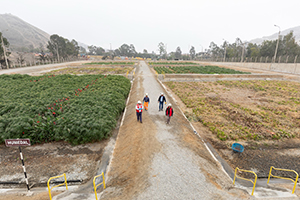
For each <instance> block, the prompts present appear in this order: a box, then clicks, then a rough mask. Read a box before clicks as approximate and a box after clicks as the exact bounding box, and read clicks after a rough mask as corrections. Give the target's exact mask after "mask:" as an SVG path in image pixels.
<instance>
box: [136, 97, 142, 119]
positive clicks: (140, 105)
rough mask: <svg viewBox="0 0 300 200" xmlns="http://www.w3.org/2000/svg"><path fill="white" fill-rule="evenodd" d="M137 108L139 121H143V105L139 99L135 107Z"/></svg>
mask: <svg viewBox="0 0 300 200" xmlns="http://www.w3.org/2000/svg"><path fill="white" fill-rule="evenodd" d="M135 110H136V117H137V121H140V122H141V123H143V122H142V112H143V105H142V102H141V101H138V102H137V104H136V107H135Z"/></svg>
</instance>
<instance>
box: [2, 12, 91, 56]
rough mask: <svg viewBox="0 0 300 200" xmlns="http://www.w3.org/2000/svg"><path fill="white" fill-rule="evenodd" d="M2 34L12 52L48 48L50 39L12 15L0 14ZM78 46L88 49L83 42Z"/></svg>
mask: <svg viewBox="0 0 300 200" xmlns="http://www.w3.org/2000/svg"><path fill="white" fill-rule="evenodd" d="M0 32H2V33H3V36H4V37H5V38H7V39H8V41H9V43H10V50H11V51H28V50H31V49H36V48H40V46H41V45H42V46H43V47H44V48H46V46H47V43H48V41H49V39H50V34H48V33H46V32H45V31H42V30H41V29H39V28H37V27H35V26H33V25H31V24H29V23H27V22H25V21H23V20H22V19H20V18H19V17H16V16H14V15H12V14H0ZM58 34H59V33H58ZM62 37H64V36H62ZM72 39H73V38H72ZM75 40H76V39H75ZM77 42H78V41H77ZM78 45H79V46H82V47H84V48H86V49H87V46H88V45H86V44H84V43H81V42H78Z"/></svg>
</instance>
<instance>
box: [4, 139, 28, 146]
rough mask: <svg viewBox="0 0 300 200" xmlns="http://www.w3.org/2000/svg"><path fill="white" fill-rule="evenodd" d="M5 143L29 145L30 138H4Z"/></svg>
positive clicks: (8, 144) (7, 144)
mask: <svg viewBox="0 0 300 200" xmlns="http://www.w3.org/2000/svg"><path fill="white" fill-rule="evenodd" d="M5 145H6V146H7V147H13V146H30V139H6V140H5Z"/></svg>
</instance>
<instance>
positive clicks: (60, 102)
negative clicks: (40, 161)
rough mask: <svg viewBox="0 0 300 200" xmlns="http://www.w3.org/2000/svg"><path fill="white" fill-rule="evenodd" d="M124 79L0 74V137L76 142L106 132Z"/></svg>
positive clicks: (125, 88) (121, 102)
mask: <svg viewBox="0 0 300 200" xmlns="http://www.w3.org/2000/svg"><path fill="white" fill-rule="evenodd" d="M129 90H130V81H129V80H128V79H126V78H125V77H122V76H113V75H108V76H103V75H82V76H74V75H48V76H40V77H32V76H28V75H1V76H0V142H1V143H3V142H4V139H9V138H30V139H31V143H33V144H35V143H43V142H51V141H60V140H64V141H68V142H70V143H71V144H82V143H87V142H93V141H99V140H102V139H104V138H107V137H109V135H110V132H111V130H112V129H113V128H114V127H115V125H116V123H117V119H118V118H119V115H120V114H121V112H122V111H123V109H124V108H125V100H126V98H127V96H128V94H129Z"/></svg>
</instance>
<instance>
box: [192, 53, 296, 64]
mask: <svg viewBox="0 0 300 200" xmlns="http://www.w3.org/2000/svg"><path fill="white" fill-rule="evenodd" d="M197 60H199V61H214V62H254V63H300V56H298V55H297V56H288V55H287V56H278V57H276V59H275V60H274V57H268V56H267V57H244V58H242V57H231V58H224V57H200V58H198V59H197Z"/></svg>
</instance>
